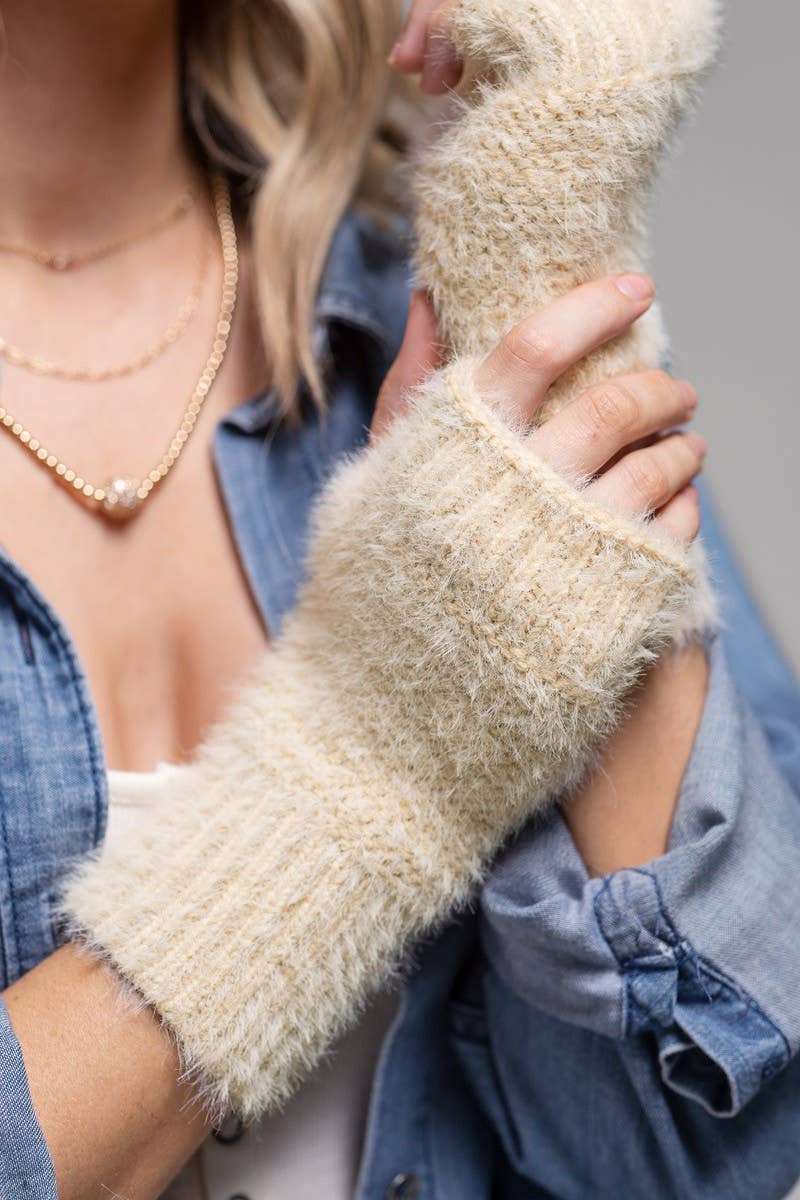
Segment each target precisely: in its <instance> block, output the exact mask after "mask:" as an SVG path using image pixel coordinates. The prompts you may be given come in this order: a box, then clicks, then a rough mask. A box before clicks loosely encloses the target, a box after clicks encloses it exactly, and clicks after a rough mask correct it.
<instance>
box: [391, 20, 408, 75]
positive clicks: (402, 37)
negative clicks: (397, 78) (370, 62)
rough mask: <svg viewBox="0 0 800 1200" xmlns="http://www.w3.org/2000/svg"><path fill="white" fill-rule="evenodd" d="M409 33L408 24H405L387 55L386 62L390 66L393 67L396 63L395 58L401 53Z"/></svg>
mask: <svg viewBox="0 0 800 1200" xmlns="http://www.w3.org/2000/svg"><path fill="white" fill-rule="evenodd" d="M410 32H411V27H410V25H409V24H406V25H405V27H404V28H403V29H402V31H401V32H400V34H399V36H398V38H397V41H396V42H395V44H394V45H393V46H392V49H391V51H390V53H389V57H388V58H387V60H386V61H387V62H388V63H389V65H390V66H392V67H393V66H394V64H395V63H396V62H397V57H398V55H399V54H400V52H401V51H402V49H403V47H404V46H405V44H406V42H407V41H408V38H409V34H410Z"/></svg>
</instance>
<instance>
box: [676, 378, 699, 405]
mask: <svg viewBox="0 0 800 1200" xmlns="http://www.w3.org/2000/svg"><path fill="white" fill-rule="evenodd" d="M678 387H679V388H680V389H681V394H682V395H683V398H684V399H685V401H686V407H687V408H688V410H689V412H694V410H695V409H696V408H697V392H696V391H695V389H694V388H693V387H692V385H691V384H690V383H689V380H688V379H679V380H678Z"/></svg>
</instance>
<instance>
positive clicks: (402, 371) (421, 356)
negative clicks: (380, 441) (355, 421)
mask: <svg viewBox="0 0 800 1200" xmlns="http://www.w3.org/2000/svg"><path fill="white" fill-rule="evenodd" d="M441 361H442V345H441V342H440V341H439V330H438V325H437V322H436V314H435V313H434V311H433V304H432V303H431V300H430V297H429V296H428V294H427V292H423V291H416V292H412V293H411V303H410V305H409V310H408V320H407V321H406V331H405V334H404V336H403V343H402V345H401V347H400V350H399V353H398V355H397V358H396V359H395V360H394V363H393V364H392V366H391V368H390V369H389V373H388V375H387V376H386V379H385V380H384V382H383V386H382V388H381V390H380V393H379V395H378V401H377V404H376V406H375V414H374V416H373V418H372V427H371V430H370V436H371V438H372V440H373V441H375V439H376V438H378V437H380V436H381V434H382V433H385V432H386V430H387V429H388V428H389V426H390V425H391V424H392V422H393V421H396V420H397V418H398V417H399V416H400V415H401V413H402V412H404V411H405V408H406V397H407V395H408V392H409V390H410V389H411V388H415V387H417V385H418V384H420V383H422V381H423V379H424V378H425V376H426V375H428V374H429V373H430V372H431V371H434V370H436V368H437V367H438V366H440V365H441Z"/></svg>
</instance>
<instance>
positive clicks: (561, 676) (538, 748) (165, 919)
mask: <svg viewBox="0 0 800 1200" xmlns="http://www.w3.org/2000/svg"><path fill="white" fill-rule="evenodd" d="M695 588H696V571H695V568H694V566H693V564H692V562H691V561H690V559H689V557H687V555H686V554H685V553H684V552H683V551H682V550H680V549H679V548H677V547H675V546H671V545H670V544H668V543H666V542H663V541H661V540H659V539H657V538H655V537H653V536H652V535H651V534H650V532H649V531H648V530H647V528H646V527H645V526H643V525H638V524H636V523H634V522H628V521H625V520H622V519H619V518H617V517H615V516H613V515H612V514H610V513H608V512H606V511H604V510H602V509H600V508H598V507H596V506H594V505H592V504H591V503H590V502H589V501H588V500H587V499H586V497H585V496H583V495H581V493H580V492H578V491H577V490H576V489H575V488H573V487H572V486H571V485H570V484H569V483H567V482H565V481H564V480H562V479H561V478H560V477H559V476H558V475H556V474H555V473H554V472H553V471H551V470H550V469H549V468H548V467H546V466H545V465H544V464H542V463H540V462H538V461H537V460H536V459H535V458H534V457H532V456H531V455H530V454H529V452H528V450H527V449H526V447H525V445H524V442H523V440H522V439H521V438H519V437H518V436H517V435H516V434H515V433H514V432H513V431H511V430H510V429H508V428H507V427H506V426H505V425H504V424H503V422H502V421H501V420H500V419H499V418H498V417H497V416H496V415H495V414H494V413H493V412H492V411H491V410H490V408H489V407H488V406H487V405H486V404H485V403H484V402H483V400H482V399H481V398H480V397H479V396H478V395H477V393H476V392H475V389H474V386H473V383H472V367H471V365H470V364H468V363H462V364H459V365H457V366H454V367H452V368H450V369H448V370H447V371H443V372H441V373H439V374H437V375H435V376H434V377H433V378H432V379H431V380H430V381H429V382H428V383H427V384H426V385H425V387H423V388H422V389H421V390H420V392H419V393H418V395H417V396H416V397H415V402H414V405H413V408H412V411H411V412H410V414H409V415H408V416H407V417H406V418H404V419H403V420H401V421H399V422H398V423H397V424H396V426H395V427H394V428H393V429H392V430H391V431H390V432H389V434H387V435H386V436H385V437H384V438H383V439H382V440H381V441H380V442H379V443H378V444H377V445H376V446H375V447H373V448H371V449H370V450H369V451H367V452H365V453H364V454H362V455H361V457H359V458H358V459H356V460H355V461H353V462H351V463H349V464H347V465H345V466H344V467H343V468H342V470H341V471H340V472H339V473H338V474H337V476H336V477H335V478H334V480H333V481H332V482H331V484H330V485H329V486H328V488H327V489H326V491H325V494H324V496H323V498H322V502H321V504H320V507H319V510H318V513H317V519H316V532H315V535H314V538H313V545H312V552H311V557H310V574H309V582H308V584H307V586H306V588H305V590H304V592H303V595H302V598H301V601H300V604H299V607H298V609H297V612H296V613H295V614H294V615H293V617H292V618H291V619H290V620H289V622H288V625H287V627H286V631H285V634H284V635H283V636H282V638H281V641H280V642H279V644H278V645H277V646H276V648H275V649H274V650H273V651H272V652H271V653H270V654H268V655H267V656H266V658H265V660H264V662H263V664H262V667H261V670H260V674H259V678H258V679H257V680H256V681H255V682H254V683H253V684H252V685H250V686H249V687H248V688H247V689H245V690H244V691H243V692H242V694H241V696H240V698H239V701H238V703H237V705H236V707H235V708H234V710H233V711H232V712H231V714H230V716H229V718H228V719H227V720H226V722H225V723H224V724H223V725H222V726H220V727H219V728H218V729H217V730H216V731H215V732H214V733H213V734H212V735H211V736H210V737H209V739H208V741H207V743H206V745H205V746H204V747H203V748H202V750H201V752H200V753H199V755H198V759H197V762H196V763H195V764H194V765H193V766H192V767H191V768H190V769H188V770H187V771H186V773H185V774H184V775H181V776H180V777H179V778H177V779H175V778H171V779H169V780H167V782H166V786H167V788H168V789H170V792H169V795H167V796H166V797H165V798H164V803H163V804H162V805H161V806H160V807H159V817H158V820H157V822H156V823H154V824H153V825H152V826H151V827H150V828H146V829H143V830H141V831H140V832H137V833H136V834H135V836H134V838H133V839H132V840H131V841H130V842H129V844H128V845H127V846H126V847H124V849H120V848H117V849H116V850H114V852H113V853H110V854H107V855H106V856H104V857H102V858H100V859H99V860H98V861H94V862H90V863H88V864H84V865H83V866H82V867H81V868H80V870H79V871H78V873H77V874H76V876H75V877H74V878H73V880H72V881H71V882H70V884H69V886H68V888H67V892H66V900H65V908H66V912H67V915H68V918H69V922H70V925H71V928H72V930H73V932H74V933H75V934H76V935H77V936H79V937H81V938H82V939H83V940H84V941H86V942H87V943H88V944H89V945H90V946H92V947H93V949H94V950H95V952H96V953H98V954H100V955H101V956H102V957H104V958H107V959H108V960H110V961H111V962H112V963H113V964H114V965H115V967H116V969H117V970H118V972H119V973H120V974H121V975H122V976H123V977H124V978H125V979H126V980H127V981H128V982H129V984H130V985H131V986H132V988H133V989H134V991H135V992H136V994H137V995H138V996H139V997H140V998H141V999H142V1000H143V1001H144V1002H146V1003H148V1004H150V1005H152V1006H153V1007H154V1008H155V1009H157V1010H158V1012H159V1013H160V1014H161V1016H162V1018H163V1020H164V1021H165V1022H166V1024H167V1026H168V1027H169V1028H170V1029H171V1030H172V1032H173V1034H174V1036H175V1038H176V1040H177V1043H178V1045H179V1047H180V1050H181V1054H182V1057H183V1061H184V1063H185V1066H186V1070H187V1072H189V1073H190V1074H192V1075H193V1076H195V1077H196V1078H197V1081H198V1088H199V1091H200V1093H201V1095H202V1096H203V1097H204V1098H205V1099H206V1100H207V1102H208V1103H209V1104H210V1105H211V1106H212V1107H213V1109H214V1110H215V1111H220V1110H223V1109H225V1108H227V1107H233V1108H235V1109H236V1110H238V1111H239V1112H240V1113H242V1114H243V1115H244V1116H245V1117H247V1118H252V1117H255V1116H258V1115H259V1114H260V1113H262V1112H264V1111H265V1110H270V1109H274V1108H275V1107H277V1106H278V1105H280V1104H281V1103H282V1102H283V1101H284V1100H285V1099H286V1097H287V1096H288V1095H289V1094H290V1093H291V1091H292V1090H293V1089H294V1087H295V1086H296V1085H297V1083H298V1082H299V1081H300V1080H301V1079H302V1078H303V1076H304V1075H305V1073H306V1072H307V1071H308V1070H309V1069H310V1068H311V1067H312V1066H313V1064H314V1063H315V1062H316V1061H317V1060H318V1059H319V1057H320V1056H321V1054H322V1053H324V1051H325V1050H326V1049H327V1048H328V1047H329V1045H330V1044H331V1041H332V1039H333V1038H335V1036H336V1035H337V1034H338V1033H339V1032H340V1031H341V1030H342V1029H343V1028H344V1027H345V1026H346V1025H347V1024H349V1023H350V1022H351V1021H352V1019H353V1017H354V1016H355V1015H356V1014H357V1012H358V1011H359V1009H360V1007H361V1006H362V1005H363V1003H364V1001H365V1000H366V999H367V997H368V996H369V994H370V993H371V992H373V991H374V990H375V989H376V988H377V987H378V986H379V985H380V984H381V983H382V982H384V981H385V980H386V979H387V977H388V976H389V975H390V974H391V972H392V971H393V969H394V968H395V967H396V965H397V963H398V962H399V960H400V958H401V956H402V955H403V953H404V951H405V950H406V949H407V948H408V946H409V944H410V943H411V942H413V940H414V939H415V938H417V937H418V936H419V935H420V934H421V933H422V932H423V931H424V930H427V929H429V928H430V927H431V926H432V925H434V924H435V923H437V922H439V921H441V920H443V919H444V918H445V917H446V916H447V915H448V913H449V912H450V911H451V910H452V908H453V907H454V906H455V905H458V904H460V903H463V902H464V901H465V900H466V898H467V897H468V896H469V894H470V892H471V890H472V889H473V888H474V887H475V885H476V884H477V883H478V882H479V880H480V879H481V877H482V874H483V872H484V871H485V870H486V868H487V865H488V863H489V862H490V860H491V857H492V855H493V853H494V852H495V851H496V849H497V847H498V845H499V843H500V842H501V841H502V839H503V838H504V837H505V836H506V835H507V834H508V833H509V831H510V830H511V829H513V828H514V827H515V826H516V825H518V824H519V823H520V822H521V821H523V820H524V819H525V818H526V817H527V816H528V815H529V814H530V813H531V812H533V811H534V810H535V809H536V808H537V807H540V806H541V805H542V804H544V803H546V802H547V800H548V799H549V797H551V796H552V795H553V794H555V793H556V792H558V791H560V790H561V789H562V788H563V787H564V785H565V784H567V783H569V782H570V781H572V780H574V779H575V778H577V777H578V776H579V775H580V773H581V772H582V771H583V770H585V768H586V766H587V764H588V763H589V762H590V761H591V758H592V755H593V754H594V753H595V751H596V750H597V748H598V747H599V745H600V743H601V741H602V739H603V738H604V737H605V736H606V735H607V733H608V732H609V731H610V730H611V728H612V727H613V725H614V722H615V720H616V718H617V716H618V713H619V709H620V705H621V703H622V702H623V700H624V697H625V694H626V692H627V691H628V689H629V688H630V686H631V685H632V683H633V682H634V681H635V680H636V678H637V677H638V675H639V674H640V672H641V671H642V669H643V668H644V667H645V666H646V665H647V663H648V662H650V661H651V659H652V657H653V656H654V655H655V654H656V653H657V652H658V651H659V649H660V648H661V647H662V646H663V645H664V644H665V643H666V642H667V641H668V640H669V639H670V637H672V636H673V635H674V633H675V630H676V629H677V628H679V627H680V626H681V625H682V624H683V622H684V616H685V613H686V612H687V610H688V606H689V604H690V601H691V598H692V595H693V593H694V590H695Z"/></svg>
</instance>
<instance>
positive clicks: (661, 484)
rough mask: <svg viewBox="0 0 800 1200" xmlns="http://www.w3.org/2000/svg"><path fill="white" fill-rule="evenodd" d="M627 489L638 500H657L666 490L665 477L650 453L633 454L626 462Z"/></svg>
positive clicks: (644, 501) (652, 501) (651, 501)
mask: <svg viewBox="0 0 800 1200" xmlns="http://www.w3.org/2000/svg"><path fill="white" fill-rule="evenodd" d="M625 470H626V478H627V484H628V489H629V490H630V492H631V493H632V494H633V496H634V497H635V498H636V499H638V500H639V501H640V502H643V503H645V504H651V503H655V502H656V501H658V500H659V499H660V498H661V497H662V496H663V495H664V494H665V492H666V490H667V477H666V474H665V472H664V470H663V468H662V467H660V466H659V464H658V463H657V462H655V461H654V460H653V458H652V457H651V456H650V455H647V454H642V455H634V456H632V457H631V458H630V459H629V461H628V462H627V464H626V467H625Z"/></svg>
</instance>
